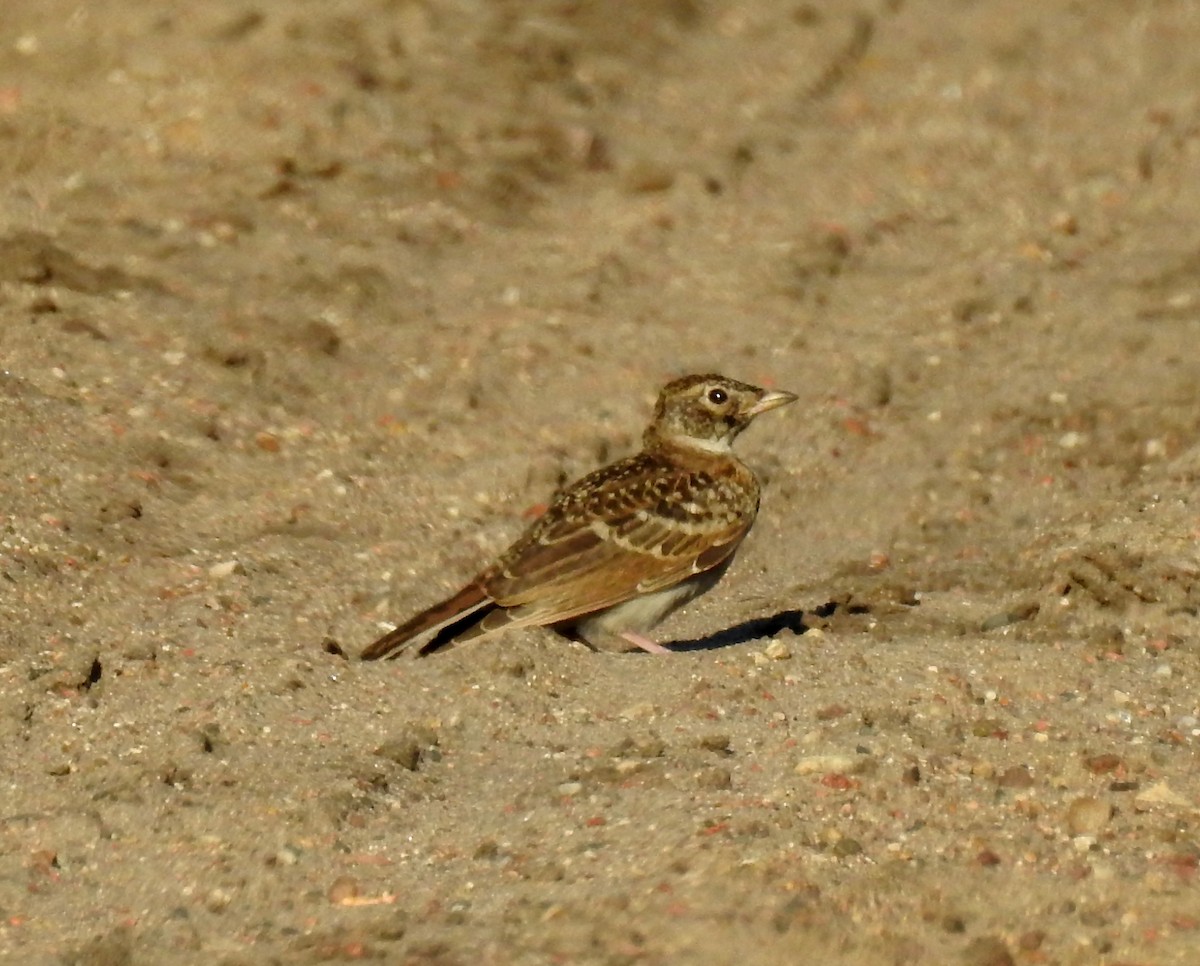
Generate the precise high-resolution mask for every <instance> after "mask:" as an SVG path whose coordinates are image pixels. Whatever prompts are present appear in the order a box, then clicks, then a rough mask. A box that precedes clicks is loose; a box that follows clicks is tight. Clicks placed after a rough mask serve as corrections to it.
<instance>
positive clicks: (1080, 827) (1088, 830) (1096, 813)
mask: <svg viewBox="0 0 1200 966" xmlns="http://www.w3.org/2000/svg"><path fill="white" fill-rule="evenodd" d="M1111 817H1112V806H1111V805H1109V804H1108V802H1103V801H1101V800H1100V799H1098V798H1092V797H1091V796H1090V795H1084V796H1081V797H1079V798H1076V799H1075V800H1074V801H1073V802H1071V804H1070V805H1068V806H1067V831H1068V832H1069V833H1070V834H1071V835H1072V836H1079V835H1086V836H1090V837H1092V838H1095V837H1096V836H1097V835H1099V834H1100V832H1101V831H1102V830H1103V829H1104V826H1105V825H1107V824H1108V820H1109V819H1110V818H1111Z"/></svg>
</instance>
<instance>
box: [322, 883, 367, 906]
mask: <svg viewBox="0 0 1200 966" xmlns="http://www.w3.org/2000/svg"><path fill="white" fill-rule="evenodd" d="M361 893H362V889H361V888H360V887H359V884H358V880H357V879H355V878H353V877H352V876H348V875H340V876H338V877H337V878H336V879H334V880H333V884H332V885H330V887H329V891H328V892H326V893H325V895H326V896H327V897H328V899H329V901H330V903H332V904H333V905H335V906H344V905H346V904H348V903H350V902H353V901H354V900H355V899H357V898H358V897H359V895H361Z"/></svg>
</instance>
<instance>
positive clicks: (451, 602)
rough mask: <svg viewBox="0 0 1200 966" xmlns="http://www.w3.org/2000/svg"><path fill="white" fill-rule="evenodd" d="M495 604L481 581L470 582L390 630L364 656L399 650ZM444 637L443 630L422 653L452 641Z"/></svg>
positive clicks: (369, 657) (375, 656)
mask: <svg viewBox="0 0 1200 966" xmlns="http://www.w3.org/2000/svg"><path fill="white" fill-rule="evenodd" d="M493 606H495V605H494V603H493V601H492V599H491V598H490V597H488V595H487V594H486V593H485V592H484V590H483V587H482V585H481V584H480V583H478V582H476V583H471V584H467V586H466V587H464V588H463V589H462V590H460V591H459V592H458V593H457V594H455V595H454V596H453V597H449V598H447V599H446V600H444V601H442V602H441V603H440V604H434V605H433V606H432V607H430V608H429V609H428V610H423V611H421V613H419V614H417V615H416V616H415V617H411V618H409V619H408V620H406V621H405V622H404V623H403V624H401V625H400V626H399V627H396V628H394V629H393V630H390V631H388V632H387V633H386V634H384V635H383V637H381V638H380V639H379V640H377V641H376V642H375V643H374V644H372V645H371V646H370V647H368V648H367V649H366V650H365V651H363V652H362V660H364V661H378V660H379V659H380V658H381V657H388V656H389V655H396V654H399V652H401V651H403V650H405V649H406V648H408V647H409V646H411V644H412V643H413V641H414V640H416V639H417V638H418V637H420V636H421V635H422V634H424V633H426V632H427V631H432V630H434V629H436V628H444V627H446V625H447V624H453V626H454V627H458V626H459V625H460V624H461V623H464V622H466V623H469V620H468V619H469V618H472V617H475V615H476V612H478V611H481V610H485V609H486V608H490V607H493ZM485 612H486V611H485ZM479 616H482V615H479ZM442 637H443V635H441V634H439V635H438V636H437V637H435V638H434V639H433V640H432V641H430V642H429V643H428V644H426V645H425V646H424V647H422V648H421V651H420V653H421V654H431V653H433V652H434V651H436V650H438V649H439V648H440V647H442V646H443V645H444V644H446V643H447V642H448V639H447V640H443V639H442Z"/></svg>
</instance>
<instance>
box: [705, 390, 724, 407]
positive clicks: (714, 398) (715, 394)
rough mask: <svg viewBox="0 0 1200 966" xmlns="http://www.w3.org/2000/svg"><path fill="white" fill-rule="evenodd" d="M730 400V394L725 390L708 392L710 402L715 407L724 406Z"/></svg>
mask: <svg viewBox="0 0 1200 966" xmlns="http://www.w3.org/2000/svg"><path fill="white" fill-rule="evenodd" d="M728 400H729V393H727V392H726V391H725V390H724V389H710V390H709V391H708V401H709V402H710V403H712V404H713V405H714V406H724V405H725V403H726V402H727V401H728Z"/></svg>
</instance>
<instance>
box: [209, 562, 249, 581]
mask: <svg viewBox="0 0 1200 966" xmlns="http://www.w3.org/2000/svg"><path fill="white" fill-rule="evenodd" d="M245 572H246V568H245V567H243V566H242V562H241V561H240V560H225V561H222V562H221V563H218V564H213V565H212V566H211V567H209V568H208V575H209V576H210V577H212V578H213V579H214V580H220V579H221V578H223V577H232V576H233V575H234V574H244V573H245Z"/></svg>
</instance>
